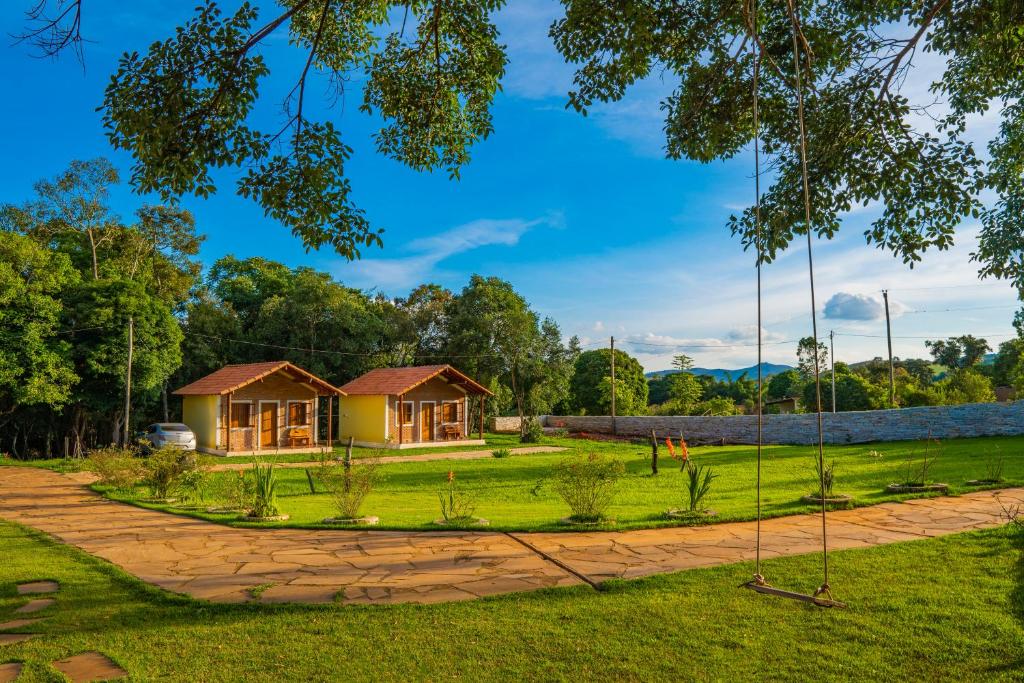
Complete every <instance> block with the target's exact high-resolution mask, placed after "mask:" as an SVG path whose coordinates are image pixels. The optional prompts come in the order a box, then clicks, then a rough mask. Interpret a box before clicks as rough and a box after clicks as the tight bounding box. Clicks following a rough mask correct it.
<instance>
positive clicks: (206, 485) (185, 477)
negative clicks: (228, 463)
mask: <svg viewBox="0 0 1024 683" xmlns="http://www.w3.org/2000/svg"><path fill="white" fill-rule="evenodd" d="M188 458H191V461H192V462H191V463H188V462H186V469H185V470H184V471H183V472H182V473H181V478H180V480H179V482H178V492H179V493H180V494H181V497H182V498H184V499H185V500H186V501H187V502H189V503H191V504H193V505H199V504H202V503H205V502H206V499H207V498H208V497H209V493H210V482H211V479H212V476H213V460H212V459H211V458H210V457H209V456H206V455H200V454H198V453H196V454H190V455H189V456H188ZM188 458H186V460H187V459H188Z"/></svg>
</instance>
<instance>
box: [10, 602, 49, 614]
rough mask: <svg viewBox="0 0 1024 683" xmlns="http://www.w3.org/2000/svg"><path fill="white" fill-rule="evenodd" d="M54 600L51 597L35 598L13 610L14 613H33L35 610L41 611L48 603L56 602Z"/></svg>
mask: <svg viewBox="0 0 1024 683" xmlns="http://www.w3.org/2000/svg"><path fill="white" fill-rule="evenodd" d="M56 602H57V601H56V600H54V599H53V598H38V599H36V600H29V601H28V602H26V603H25V604H24V605H22V606H21V607H19V608H18V609H16V610H14V613H15V614H34V613H35V612H41V611H42V610H44V609H46V608H47V607H49V606H50V605H53V604H56Z"/></svg>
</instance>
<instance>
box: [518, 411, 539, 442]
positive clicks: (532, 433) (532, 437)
mask: <svg viewBox="0 0 1024 683" xmlns="http://www.w3.org/2000/svg"><path fill="white" fill-rule="evenodd" d="M543 438H544V428H543V427H541V426H540V422H539V421H538V420H537V418H535V417H524V418H523V428H522V430H521V431H520V434H519V442H520V443H540V441H541V439H543Z"/></svg>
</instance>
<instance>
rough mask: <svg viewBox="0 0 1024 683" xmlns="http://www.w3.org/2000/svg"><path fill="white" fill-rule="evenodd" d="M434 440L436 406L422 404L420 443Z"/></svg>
mask: <svg viewBox="0 0 1024 683" xmlns="http://www.w3.org/2000/svg"><path fill="white" fill-rule="evenodd" d="M433 440H434V404H433V403H421V404H420V441H433Z"/></svg>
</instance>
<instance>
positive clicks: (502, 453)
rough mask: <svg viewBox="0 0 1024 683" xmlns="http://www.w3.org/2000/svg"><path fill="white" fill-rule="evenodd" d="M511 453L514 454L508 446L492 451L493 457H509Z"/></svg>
mask: <svg viewBox="0 0 1024 683" xmlns="http://www.w3.org/2000/svg"><path fill="white" fill-rule="evenodd" d="M510 455H512V451H510V450H509V449H507V448H499V449H497V450H493V451H491V457H492V458H507V457H509V456H510Z"/></svg>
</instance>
